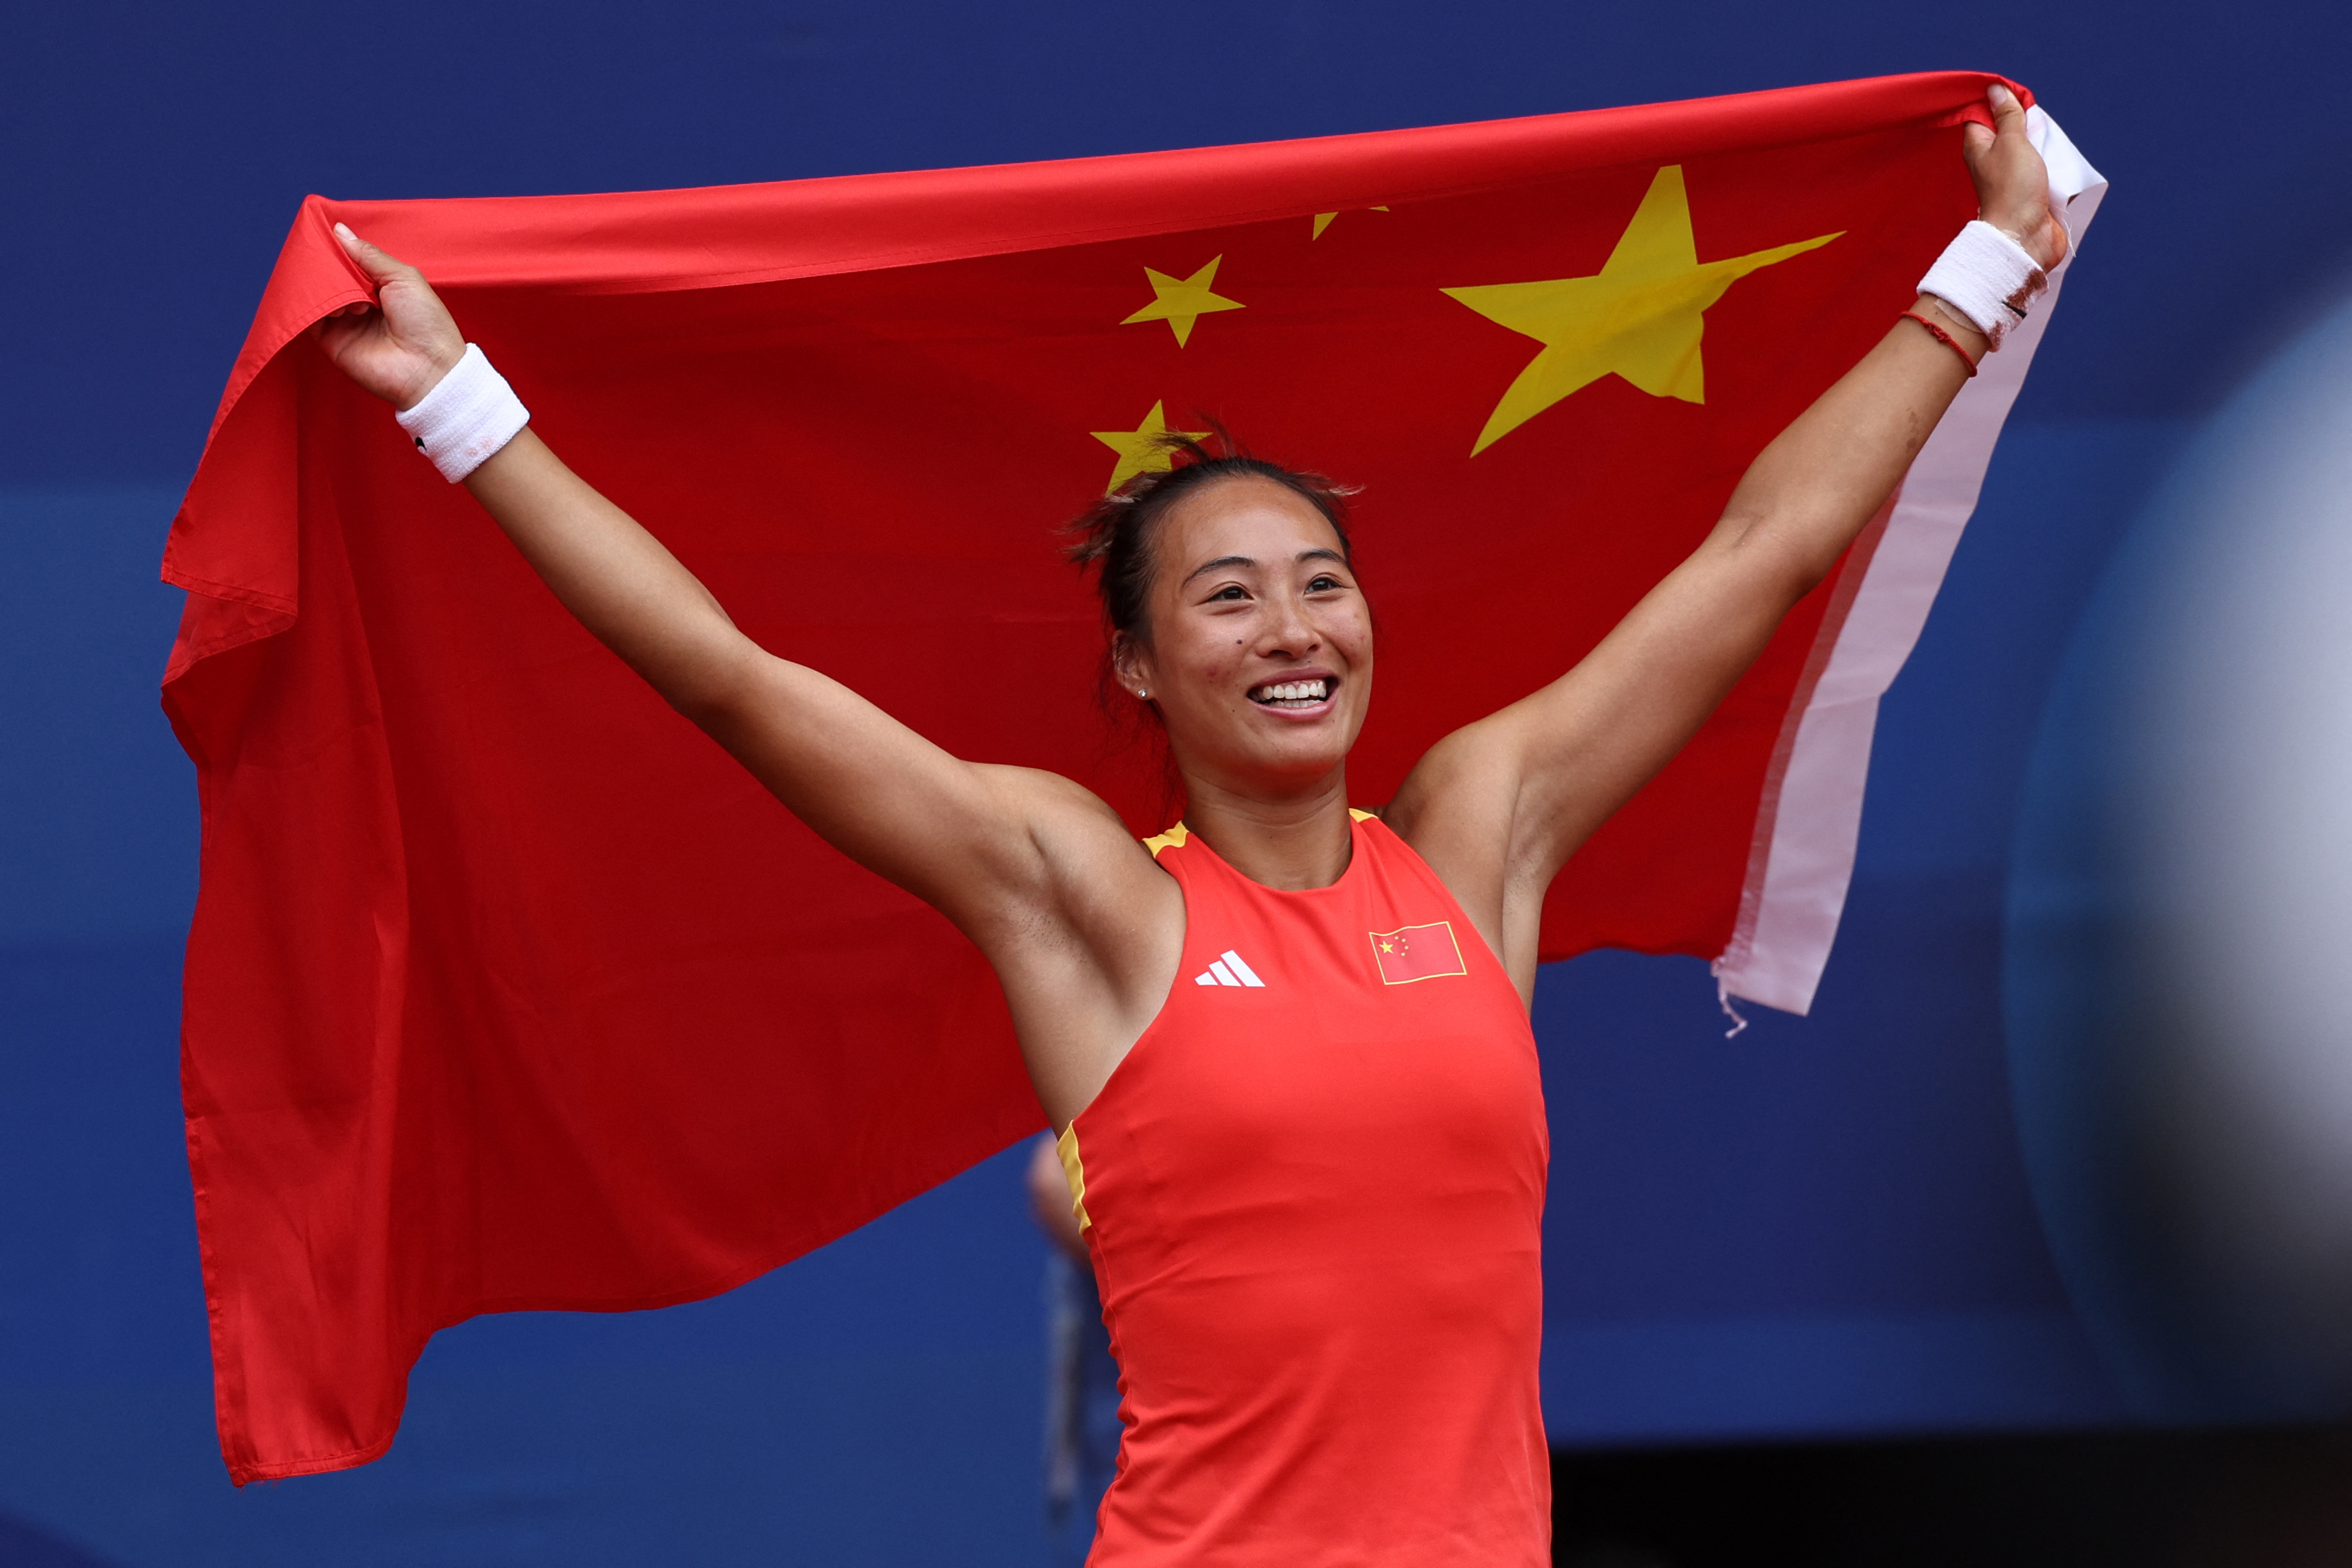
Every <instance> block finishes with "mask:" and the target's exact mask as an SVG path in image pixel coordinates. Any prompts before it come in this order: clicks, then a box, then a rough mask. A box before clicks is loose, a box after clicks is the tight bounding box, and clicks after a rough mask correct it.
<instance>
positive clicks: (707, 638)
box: [315, 225, 1149, 970]
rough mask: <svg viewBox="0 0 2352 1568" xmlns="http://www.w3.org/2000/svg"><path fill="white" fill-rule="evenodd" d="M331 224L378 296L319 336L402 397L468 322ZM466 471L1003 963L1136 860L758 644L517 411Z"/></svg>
mask: <svg viewBox="0 0 2352 1568" xmlns="http://www.w3.org/2000/svg"><path fill="white" fill-rule="evenodd" d="M336 233H337V235H338V237H339V238H341V241H342V244H343V246H344V248H345V249H346V250H347V251H348V252H349V253H350V254H351V256H352V259H353V260H354V261H356V262H357V263H358V264H359V265H360V266H361V267H363V268H364V269H365V270H366V272H367V274H368V276H369V277H371V278H372V279H373V281H374V283H375V284H376V286H377V289H378V298H379V299H380V301H381V308H371V307H367V306H353V307H349V308H346V310H345V311H343V312H340V313H338V314H337V315H336V316H334V317H331V318H329V319H326V320H324V321H322V322H320V324H319V325H318V327H317V328H316V329H315V331H316V333H317V337H318V341H319V344H320V348H321V349H323V350H325V351H326V353H327V354H328V356H329V357H330V358H331V359H332V360H333V361H334V362H335V363H336V364H337V365H338V366H340V367H341V369H342V370H344V371H346V372H348V373H349V374H350V375H351V376H352V379H353V380H354V381H356V382H359V384H360V385H361V386H362V387H363V388H365V389H366V390H367V391H369V392H373V393H374V394H375V395H377V396H378V397H381V398H383V399H384V400H385V401H387V402H391V403H393V404H394V407H396V408H399V409H402V410H404V411H405V410H407V409H409V408H412V407H414V406H415V404H416V403H418V402H420V401H421V400H422V399H424V397H425V394H426V393H427V392H430V391H432V390H433V388H434V387H435V386H436V385H437V384H438V383H439V382H440V380H441V378H442V377H443V376H444V375H446V374H447V373H448V372H449V371H451V370H452V369H454V368H455V367H456V366H457V363H458V361H460V360H461V359H462V358H463V357H464V355H465V352H466V342H465V339H464V336H463V335H462V334H461V333H460V332H459V331H458V329H457V324H456V322H455V321H454V320H452V319H451V318H450V315H449V312H448V310H447V309H446V308H445V307H444V306H443V305H442V303H441V301H440V299H439V298H437V297H436V296H435V294H434V292H433V290H432V287H431V286H430V285H428V284H427V283H426V282H425V278H424V277H423V275H422V274H420V273H419V272H418V271H417V270H416V269H415V267H409V266H407V265H405V264H404V263H402V262H401V261H399V260H397V259H396V258H394V256H390V255H388V254H386V253H385V252H383V251H382V250H380V249H378V248H377V247H375V246H372V245H370V244H368V243H367V242H366V241H364V240H362V239H360V238H359V237H358V236H357V235H353V234H352V232H351V231H350V230H349V229H347V228H345V227H343V226H342V225H336ZM518 417H520V415H518ZM465 484H466V486H467V488H468V489H469V490H470V491H472V493H473V495H474V497H475V498H476V499H478V501H480V502H481V504H482V506H483V507H485V508H486V509H487V510H488V512H489V514H490V516H491V517H494V518H495V519H497V521H498V524H499V527H500V528H503V529H505V530H506V533H507V536H508V537H509V538H511V539H512V540H513V541H514V543H515V545H516V548H518V549H520V550H521V552H522V554H523V556H524V558H525V559H528V560H529V561H530V564H531V566H532V567H533V568H534V569H535V570H537V571H538V573H539V575H540V576H541V578H542V579H543V580H545V581H546V583H547V585H548V587H550V588H551V589H552V590H553V591H554V592H555V595H556V597H557V598H558V599H559V600H561V601H562V603H563V605H564V607H565V608H566V609H568V610H570V611H571V612H572V614H573V615H575V616H577V617H578V618H579V620H580V622H581V623H582V624H583V625H584V626H586V627H587V629H588V630H589V631H590V632H593V633H594V634H595V636H596V638H597V639H598V640H599V641H600V642H602V643H604V645H605V646H606V647H608V648H610V649H612V650H613V652H614V653H617V654H619V655H620V656H621V658H622V659H623V660H624V661H625V662H626V663H627V664H628V665H629V666H630V667H631V668H632V669H634V670H635V671H636V672H637V674H640V675H642V676H644V677H645V679H646V682H647V683H648V684H649V685H652V686H653V688H654V689H655V690H656V692H658V693H660V694H661V695H662V696H663V698H664V699H666V700H667V702H668V703H669V704H670V706H673V707H675V708H677V710H678V712H680V713H681V714H683V715H685V716H687V717H688V718H689V719H691V720H693V721H694V722H695V723H696V724H697V725H698V726H699V727H701V728H702V729H704V730H705V731H706V732H708V733H709V735H710V736H711V737H713V738H714V739H716V740H717V741H718V742H719V744H720V745H721V746H723V747H726V748H727V749H728V750H729V751H730V752H731V753H732V754H733V755H734V756H735V757H736V758H738V759H739V760H740V762H742V764H743V765H744V766H745V767H746V768H749V769H750V770H751V773H752V774H753V775H754V776H755V777H756V778H758V779H760V781H761V783H762V784H765V785H766V786H767V787H768V789H770V790H772V792H773V793H774V794H775V795H776V796H777V797H778V798H779V799H780V800H782V802H783V803H784V804H785V805H786V806H787V807H789V808H790V809H791V810H793V813H794V814H795V815H797V816H799V817H800V818H801V819H802V820H803V821H806V822H807V823H808V824H809V825H810V826H811V827H812V828H814V829H815V830H816V831H817V832H819V833H820V834H822V835H824V838H825V839H827V840H828V841H831V842H832V843H833V844H834V845H835V847H837V848H839V849H841V850H842V851H844V852H845V853H847V854H848V855H849V856H850V857H851V858H853V859H855V860H856V861H858V862H860V863H862V864H864V865H866V866H867V867H868V868H869V869H871V870H874V871H876V872H878V873H881V874H882V875H884V876H886V877H888V878H889V879H890V880H891V881H893V882H896V883H898V884H899V885H900V886H902V887H905V888H907V889H908V891H909V892H912V893H913V894H916V895H917V896H918V897H920V898H922V899H924V900H925V901H926V902H928V903H929V904H933V905H935V906H936V907H938V908H939V909H940V910H941V911H942V912H943V913H944V914H946V915H948V916H949V917H950V919H952V920H955V921H956V922H957V923H958V924H959V925H961V926H963V928H964V929H965V930H966V931H967V932H968V933H970V934H971V935H972V936H974V938H975V939H976V940H979V941H980V942H981V945H982V947H983V948H984V949H988V950H990V956H992V958H995V959H997V960H999V968H1000V970H1002V969H1003V959H1004V957H1005V954H1004V953H1003V952H1002V951H1001V950H1000V949H1001V948H1002V947H1003V939H1004V937H1005V934H1006V933H1008V932H1017V931H1021V930H1028V929H1034V926H1035V925H1036V922H1037V918H1038V916H1039V915H1041V914H1045V915H1047V917H1048V919H1049V920H1050V919H1051V915H1050V913H1048V911H1046V910H1045V908H1044V907H1042V906H1043V905H1045V904H1053V903H1057V902H1061V900H1060V899H1059V896H1058V890H1062V889H1066V888H1068V887H1070V886H1072V885H1082V886H1083V885H1100V884H1101V883H1104V882H1105V880H1106V877H1105V874H1104V873H1105V868H1104V867H1103V866H1102V865H1099V864H1096V863H1094V862H1096V861H1097V860H1098V859H1100V858H1102V857H1108V858H1109V859H1110V860H1112V861H1114V862H1118V864H1119V865H1124V864H1125V863H1126V862H1138V864H1139V866H1140V867H1141V868H1142V869H1141V870H1139V871H1138V873H1137V874H1138V875H1139V876H1143V875H1146V874H1147V873H1148V869H1149V868H1148V862H1142V857H1141V856H1140V854H1139V852H1137V851H1136V849H1135V846H1134V841H1133V840H1132V839H1131V838H1129V836H1128V835H1127V832H1126V830H1125V828H1124V827H1123V826H1122V825H1121V824H1120V823H1119V821H1118V817H1117V815H1116V814H1115V813H1113V812H1112V811H1111V810H1110V809H1109V808H1108V806H1106V805H1104V804H1103V803H1102V802H1101V801H1100V800H1097V799H1096V797H1094V796H1093V795H1092V794H1090V793H1089V792H1087V790H1085V789H1082V788H1080V787H1079V786H1077V785H1076V784H1074V783H1072V782H1070V781H1068V780H1066V779H1059V778H1056V777H1055V776H1054V775H1051V774H1046V773H1040V772H1037V771H1034V770H1033V769H1028V768H1001V767H992V766H987V765H981V764H973V763H969V762H964V761H962V760H960V759H959V758H954V757H951V756H950V755H949V754H948V753H947V752H945V751H943V750H941V749H940V747H937V746H935V745H933V744H932V743H931V742H930V741H929V740H927V739H925V738H924V737H921V736H919V735H918V734H916V733H915V732H914V731H913V730H911V729H909V728H908V727H906V726H905V725H903V724H900V723H899V722H898V720H897V719H894V718H892V717H891V716H889V715H888V714H886V713H884V712H883V711H882V710H881V709H880V708H878V707H876V706H874V705H873V704H872V703H870V702H867V701H866V699H865V698H863V697H861V696H859V695H857V694H856V693H855V692H852V691H851V690H849V689H848V688H847V687H845V686H844V685H841V684H840V683H838V682H836V681H834V680H831V679H829V678H827V677H826V676H824V675H822V674H818V673H817V672H815V671H814V670H811V669H807V668H805V667H803V666H802V665H799V664H792V663H790V662H788V661H786V660H782V659H779V658H776V657H774V656H773V655H772V654H770V653H767V652H766V651H765V650H763V649H761V647H760V646H759V645H758V644H757V643H753V642H752V641H751V639H750V638H749V637H747V636H745V635H744V634H743V633H742V632H740V631H739V630H738V629H737V628H736V626H735V623H734V622H732V621H731V620H730V619H729V618H728V615H727V612H725V611H724V610H723V609H721V608H720V606H719V601H717V600H716V599H714V598H713V597H711V595H710V592H709V590H707V589H705V588H704V587H703V585H702V584H701V583H700V582H699V581H698V580H697V579H696V578H695V576H694V575H693V573H691V572H689V571H688V570H686V568H685V567H684V566H683V565H681V564H680V563H679V561H678V560H677V557H675V556H673V555H671V554H670V552H669V551H668V550H667V549H665V548H663V546H662V543H661V541H660V540H658V539H656V538H654V537H653V535H652V534H650V533H648V532H647V531H646V529H645V528H641V527H640V526H638V524H637V523H636V522H635V520H634V519H633V518H631V517H629V516H628V514H627V513H625V512H624V511H622V510H621V508H620V507H616V506H614V504H613V503H612V502H610V501H608V500H606V499H605V498H604V497H603V496H601V495H599V494H598V493H597V492H596V491H595V489H594V488H593V487H592V486H589V485H588V484H587V483H586V482H585V481H584V480H583V479H582V478H580V477H579V476H577V475H575V474H574V473H572V470H571V469H570V468H568V467H566V466H565V465H564V464H563V463H562V460H561V459H560V458H558V457H557V456H556V455H555V454H554V452H553V451H551V449H550V448H549V447H548V446H547V444H545V443H544V442H542V441H541V440H540V439H539V437H538V436H537V435H535V434H533V433H532V432H531V431H530V430H529V429H528V428H526V429H523V430H522V431H520V433H519V434H516V435H515V436H514V438H513V439H512V440H511V441H509V443H508V444H506V445H505V446H504V447H502V448H501V449H500V450H499V451H498V452H497V453H496V454H495V455H492V456H490V457H489V458H488V459H487V460H485V461H483V462H482V463H481V464H480V465H478V466H477V467H475V468H474V469H473V470H472V472H471V473H469V474H467V476H465ZM1108 882H1109V883H1112V884H1113V885H1114V887H1115V884H1116V883H1118V877H1117V876H1116V874H1112V875H1110V876H1109V877H1108ZM1085 923H1086V922H1085V921H1084V920H1083V918H1082V919H1081V921H1080V924H1081V925H1083V924H1085Z"/></svg>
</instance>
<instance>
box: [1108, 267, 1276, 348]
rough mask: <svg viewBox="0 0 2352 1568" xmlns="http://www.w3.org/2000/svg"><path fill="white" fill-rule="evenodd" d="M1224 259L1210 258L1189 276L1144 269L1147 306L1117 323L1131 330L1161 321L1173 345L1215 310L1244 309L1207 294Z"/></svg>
mask: <svg viewBox="0 0 2352 1568" xmlns="http://www.w3.org/2000/svg"><path fill="white" fill-rule="evenodd" d="M1224 259H1225V258H1224V257H1223V256H1211V257H1210V258H1209V265H1208V266H1206V267H1202V268H1201V270H1200V271H1198V272H1196V273H1194V274H1193V275H1192V277H1169V276H1168V275H1167V274H1166V273H1164V272H1161V271H1160V270H1158V269H1157V268H1154V267H1145V268H1144V269H1143V276H1144V277H1147V278H1149V279H1150V280H1151V296H1152V298H1151V303H1150V304H1149V305H1147V306H1145V307H1144V308H1142V309H1140V310H1139V311H1137V312H1136V313H1135V314H1134V315H1132V316H1129V318H1128V319H1126V320H1124V321H1121V322H1120V323H1119V325H1120V326H1122V327H1131V326H1133V325H1134V324H1135V323H1136V322H1138V321H1165V322H1167V323H1168V329H1169V330H1170V331H1171V332H1173V333H1175V334H1176V346H1177V347H1178V348H1180V349H1181V348H1182V347H1183V346H1184V340H1186V339H1187V338H1190V337H1191V336H1192V323H1193V322H1195V321H1197V320H1199V319H1201V318H1202V317H1203V316H1206V315H1209V314H1210V313H1211V312H1213V311H1217V310H1245V309H1247V308H1248V307H1247V306H1245V305H1244V304H1243V303H1242V302H1241V301H1240V300H1238V299H1228V298H1225V297H1224V296H1223V295H1222V294H1212V293H1210V292H1209V285H1211V284H1213V283H1214V282H1215V281H1216V280H1217V264H1218V263H1219V262H1221V261H1223V260H1224Z"/></svg>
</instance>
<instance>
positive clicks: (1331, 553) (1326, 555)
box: [1298, 545, 1348, 566]
mask: <svg viewBox="0 0 2352 1568" xmlns="http://www.w3.org/2000/svg"><path fill="white" fill-rule="evenodd" d="M1298 559H1300V560H1336V561H1338V562H1339V564H1340V565H1341V566H1345V565H1347V564H1348V558H1347V557H1346V556H1343V555H1341V554H1340V553H1339V551H1338V550H1335V549H1326V548H1324V547H1323V546H1321V545H1317V546H1316V547H1315V548H1314V549H1303V550H1300V551H1299V552H1298Z"/></svg>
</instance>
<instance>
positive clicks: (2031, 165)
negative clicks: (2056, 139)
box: [1960, 82, 2066, 272]
mask: <svg viewBox="0 0 2352 1568" xmlns="http://www.w3.org/2000/svg"><path fill="white" fill-rule="evenodd" d="M1985 101H1986V102H1987V103H1988V104H1990V106H1991V108H1992V124H1993V128H1992V129H1991V130H1990V131H1988V130H1986V129H1985V128H1984V127H1983V126H1981V125H1978V124H1976V123H1975V122H1973V121H1971V122H1970V123H1969V126H1968V127H1967V128H1966V129H1965V130H1964V131H1961V133H1960V155H1961V156H1962V157H1964V158H1966V159H1967V160H1968V162H1969V177H1970V178H1972V179H1974V180H1975V181H1976V183H1977V210H1978V212H1979V215H1981V216H1982V217H1983V219H1984V221H1985V222H1987V223H1989V224H1990V225H1992V226H1993V227H1995V228H1997V229H1999V230H2000V232H2001V233H2003V234H2005V235H2009V237H2010V238H2011V239H2013V240H2015V241H2016V242H2017V243H2018V244H2020V245H2021V246H2024V247H2025V250H2026V254H2027V255H2029V256H2032V257H2033V259H2034V260H2035V261H2036V262H2038V263H2039V264H2040V265H2041V267H2042V271H2044V272H2047V271H2049V270H2050V269H2051V268H2052V267H2055V266H2057V265H2058V264H2059V263H2060V262H2061V261H2063V260H2064V259H2065V258H2066V225H2064V224H2063V223H2061V222H2059V221H2058V214H2056V213H2054V212H2053V211H2052V210H2051V207H2050V171H2049V170H2048V169H2047V168H2045V167H2044V166H2043V165H2042V154H2041V153H2039V152H2035V151H2034V150H2033V142H2032V139H2031V138H2029V137H2028V136H2027V135H2026V133H2025V106H2024V105H2022V104H2021V103H2019V102H2018V101H2017V95H2016V94H2015V93H2013V92H2011V91H2010V90H2009V89H2007V88H2006V87H2003V86H2002V85H2001V84H2000V83H1999V82H1995V83H1993V84H1992V86H1991V87H1990V88H1988V89H1985Z"/></svg>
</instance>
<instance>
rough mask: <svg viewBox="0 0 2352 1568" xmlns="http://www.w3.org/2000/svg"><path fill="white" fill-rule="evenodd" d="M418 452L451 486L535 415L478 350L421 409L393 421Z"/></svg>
mask: <svg viewBox="0 0 2352 1568" xmlns="http://www.w3.org/2000/svg"><path fill="white" fill-rule="evenodd" d="M393 417H394V418H395V419H397V420H399V421H400V428H401V429H403V430H404V431H406V432H408V434H409V437H410V439H412V440H414V441H415V443H416V449H417V450H418V451H419V452H422V453H424V454H425V456H427V457H429V458H431V459H432V460H433V466H435V467H436V468H438V469H439V470H441V477H443V478H444V479H446V480H448V481H449V483H451V484H452V485H455V484H456V483H457V481H458V480H460V479H463V478H464V477H465V476H467V475H468V474H471V473H472V472H473V471H474V470H475V469H477V468H478V467H480V466H481V465H483V464H484V463H486V462H488V460H489V459H490V457H491V456H492V455H495V454H496V453H497V452H498V451H499V448H501V447H503V446H504V445H506V444H507V443H508V442H509V441H512V440H513V439H514V438H515V436H516V435H517V434H519V433H520V431H521V430H522V427H523V426H524V425H526V424H529V423H530V410H529V409H527V408H525V407H523V405H522V399H520V398H519V397H517V396H515V392H514V388H512V387H510V386H509V385H507V379H506V377H504V376H502V375H500V374H499V372H498V371H494V370H492V369H491V368H490V361H489V359H488V356H486V355H485V354H484V353H483V352H482V350H480V349H478V348H477V347H475V346H474V345H473V344H471V343H468V344H467V345H466V353H465V357H464V358H462V359H460V360H459V361H457V363H456V364H455V365H453V366H451V367H450V370H449V373H448V374H447V375H445V376H443V377H442V378H441V379H440V380H439V381H438V382H435V383H434V386H433V390H432V391H431V392H426V393H425V395H424V396H423V397H421V398H419V399H417V401H416V406H415V407H414V408H409V409H404V410H402V411H401V412H400V413H397V414H395V415H394V416H393Z"/></svg>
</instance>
